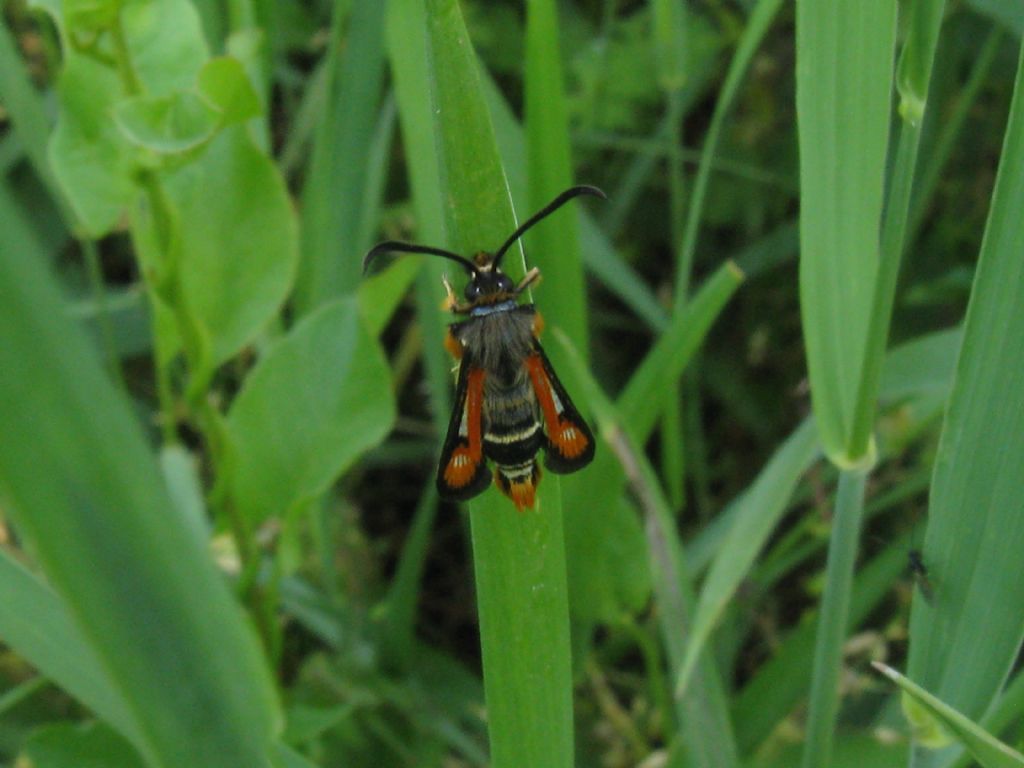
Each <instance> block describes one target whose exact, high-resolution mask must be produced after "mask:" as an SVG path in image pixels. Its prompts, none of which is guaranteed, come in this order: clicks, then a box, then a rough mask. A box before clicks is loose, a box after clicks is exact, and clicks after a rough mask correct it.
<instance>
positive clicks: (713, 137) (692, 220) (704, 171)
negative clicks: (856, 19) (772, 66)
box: [675, 0, 782, 307]
mask: <svg viewBox="0 0 1024 768" xmlns="http://www.w3.org/2000/svg"><path fill="white" fill-rule="evenodd" d="M781 7H782V0H758V3H757V5H756V6H754V10H753V11H752V12H751V14H750V18H749V19H748V20H747V26H746V27H745V28H744V30H743V35H742V37H741V38H740V42H739V45H738V46H737V48H736V53H735V54H734V55H733V57H732V61H730V62H729V71H728V72H727V73H726V75H725V82H724V83H723V84H722V89H721V91H720V92H719V94H718V100H717V101H716V102H715V111H714V113H713V114H712V115H711V124H710V125H709V126H708V132H707V136H706V137H705V139H704V149H703V151H702V152H701V155H700V166H699V167H698V168H697V176H696V178H695V179H694V182H693V192H692V193H691V195H690V205H689V207H688V208H687V211H686V226H685V228H684V229H683V240H682V243H681V245H680V247H679V257H678V260H677V271H676V291H675V303H676V306H677V307H678V306H682V304H683V302H685V301H686V294H687V292H688V291H689V285H690V272H691V271H692V267H693V258H694V252H695V250H696V248H697V232H698V230H699V229H700V221H701V218H702V217H703V214H704V200H705V199H706V195H707V189H708V180H709V179H710V178H711V166H712V162H713V161H714V159H715V153H716V152H717V150H718V142H719V139H720V137H721V134H722V126H723V125H724V124H725V118H726V117H728V115H729V111H730V110H731V108H732V105H733V103H734V102H735V101H736V94H737V93H739V89H740V85H741V84H742V82H743V78H744V76H745V75H746V73H747V70H748V69H749V68H750V62H751V61H752V60H753V58H754V54H755V53H757V49H758V48H759V47H760V46H761V42H762V41H763V40H764V37H765V35H766V34H767V33H768V29H769V28H770V27H771V25H772V22H773V21H774V20H775V17H776V15H777V14H778V12H779V8H781Z"/></svg>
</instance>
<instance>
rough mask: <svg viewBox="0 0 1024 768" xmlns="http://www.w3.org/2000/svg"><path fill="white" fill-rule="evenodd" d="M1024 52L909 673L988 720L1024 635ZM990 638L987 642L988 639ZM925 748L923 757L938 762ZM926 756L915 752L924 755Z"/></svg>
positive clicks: (938, 480) (944, 448)
mask: <svg viewBox="0 0 1024 768" xmlns="http://www.w3.org/2000/svg"><path fill="white" fill-rule="evenodd" d="M1022 207H1024V56H1022V58H1021V63H1020V65H1019V69H1018V72H1017V82H1016V86H1015V91H1014V97H1013V103H1012V105H1011V107H1010V119H1009V124H1008V127H1007V131H1006V138H1005V142H1004V145H1003V154H1002V159H1001V160H1000V167H999V173H998V176H997V178H996V185H995V190H994V192H993V196H992V205H991V208H990V211H989V219H988V224H987V226H986V230H985V236H984V240H983V243H982V247H981V255H980V257H979V261H978V267H977V271H976V274H975V278H974V286H973V288H972V291H971V299H970V303H969V305H968V309H967V317H966V320H965V323H964V331H963V334H964V335H963V343H962V345H961V348H960V356H959V360H958V362H957V368H956V377H955V380H954V385H953V392H952V395H951V397H950V402H949V407H948V410H947V412H946V419H945V424H944V426H943V430H942V437H941V438H940V441H939V448H938V454H937V457H936V462H935V474H934V476H933V478H932V486H931V492H930V494H929V499H930V503H929V515H928V521H929V522H928V531H927V535H926V537H925V542H924V554H923V557H924V562H925V564H926V565H927V567H928V568H929V570H930V571H931V573H932V582H933V589H934V591H935V598H934V600H933V601H932V602H931V603H928V602H925V601H920V600H917V601H914V605H913V609H912V612H911V642H910V656H909V661H908V670H909V672H908V675H909V676H910V677H911V678H912V679H913V680H915V681H917V682H918V683H919V684H920V685H921V686H922V687H924V688H926V689H927V690H928V691H931V692H933V693H934V695H935V696H937V697H938V698H940V699H941V700H942V701H944V702H946V703H947V704H948V705H949V706H951V707H954V708H956V709H957V710H958V711H959V712H962V713H963V714H964V716H966V717H968V718H972V719H978V718H980V717H981V716H982V714H983V713H984V712H985V711H986V710H987V709H988V707H989V706H990V704H991V702H992V700H993V698H994V697H995V696H996V695H997V693H998V692H999V690H1000V688H1001V687H1002V685H1003V683H1004V681H1005V680H1006V677H1007V675H1008V673H1009V671H1010V669H1011V667H1012V665H1013V663H1014V660H1015V658H1016V657H1017V654H1018V651H1019V648H1020V645H1021V640H1022V638H1024V614H1022V613H1021V612H1020V611H1018V610H1013V606H1019V605H1021V604H1024V581H1022V580H1021V579H1019V578H1008V577H1007V574H1014V573H1017V572H1018V570H1019V566H1020V552H1021V549H1022V548H1024V500H1022V499H1024V497H1022V496H1021V493H1020V477H1021V474H1020V468H1021V467H1022V466H1024V313H1022V312H1021V311H1020V307H1021V306H1022V302H1024V262H1022V260H1021V258H1020V254H1021V248H1022V246H1024V220H1022V218H1021V216H1020V211H1021V210H1022ZM979 648H984V653H979V652H978V649H979ZM937 760H938V758H934V757H933V756H931V755H928V754H925V755H923V756H922V757H921V758H920V765H923V766H928V765H934V764H936V763H937ZM915 765H917V763H915Z"/></svg>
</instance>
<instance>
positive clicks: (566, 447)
mask: <svg viewBox="0 0 1024 768" xmlns="http://www.w3.org/2000/svg"><path fill="white" fill-rule="evenodd" d="M526 370H527V371H529V373H530V380H531V381H532V382H533V391H534V392H535V393H536V394H537V402H539V403H540V409H541V412H542V413H543V414H544V426H545V429H546V431H547V433H548V440H550V441H551V443H552V444H553V445H554V446H555V448H557V449H558V452H559V453H561V454H562V455H563V456H565V458H567V459H575V458H576V457H577V456H580V455H582V454H583V452H584V451H585V450H586V449H587V443H588V440H587V436H586V435H585V434H583V431H582V430H580V429H579V428H578V427H577V426H576V425H575V424H573V423H572V422H571V421H569V420H568V419H565V418H562V417H561V416H560V415H559V413H558V409H557V408H556V407H555V398H554V397H553V396H552V394H551V382H550V381H549V380H548V375H547V372H546V371H545V370H544V361H543V360H541V359H540V355H530V356H529V357H527V358H526Z"/></svg>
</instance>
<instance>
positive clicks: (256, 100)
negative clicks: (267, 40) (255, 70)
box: [197, 56, 263, 125]
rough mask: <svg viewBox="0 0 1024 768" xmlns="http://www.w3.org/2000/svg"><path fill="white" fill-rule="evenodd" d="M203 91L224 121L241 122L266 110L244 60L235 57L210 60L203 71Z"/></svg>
mask: <svg viewBox="0 0 1024 768" xmlns="http://www.w3.org/2000/svg"><path fill="white" fill-rule="evenodd" d="M197 85H198V88H199V93H200V94H201V95H202V96H203V97H204V98H205V99H207V100H208V101H209V102H210V103H211V104H212V105H213V106H215V107H216V108H217V109H218V110H219V111H220V114H221V120H222V121H223V123H224V124H227V125H230V124H232V123H241V122H243V121H245V120H248V119H249V118H250V117H256V116H257V115H259V114H260V113H261V112H262V111H263V107H262V105H261V104H260V97H259V94H257V93H256V91H255V90H254V89H253V87H252V82H251V81H250V80H249V76H248V75H247V74H246V71H245V67H244V66H243V65H242V62H241V61H239V60H238V59H236V58H235V57H234V56H218V57H217V58H214V59H210V60H209V61H208V62H206V63H205V64H204V65H203V68H202V69H201V70H199V79H198V81H197Z"/></svg>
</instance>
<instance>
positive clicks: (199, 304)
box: [166, 125, 298, 366]
mask: <svg viewBox="0 0 1024 768" xmlns="http://www.w3.org/2000/svg"><path fill="white" fill-rule="evenodd" d="M166 188H167V193H168V197H169V199H170V201H171V204H172V205H173V207H174V210H175V213H176V216H177V222H178V225H179V230H180V234H179V240H178V243H177V247H178V249H179V252H180V257H179V258H180V263H179V269H180V280H181V293H182V295H181V300H182V301H183V302H184V303H185V305H186V306H187V307H188V309H189V311H190V312H191V313H192V315H193V316H194V317H195V318H196V320H197V321H198V322H199V323H200V324H201V326H202V328H203V329H204V330H205V331H206V333H207V334H208V335H209V338H210V340H211V342H210V343H211V345H212V349H211V355H212V359H211V360H210V361H209V363H210V365H211V366H213V365H216V364H219V363H221V362H223V361H225V360H227V359H228V358H230V357H232V356H233V355H234V354H235V353H237V352H238V350H239V349H241V348H242V347H243V346H245V345H246V344H248V343H249V342H251V341H252V340H253V339H254V338H255V337H256V335H257V334H258V333H259V332H260V331H262V330H263V329H264V328H265V327H266V325H267V324H268V323H269V322H270V320H271V318H273V317H274V316H275V315H276V314H277V312H278V310H279V309H280V307H281V304H282V303H283V302H284V300H285V297H286V296H287V295H288V292H289V290H290V289H291V285H292V280H293V277H294V273H295V265H296V261H297V258H298V231H297V222H296V218H295V211H294V209H293V207H292V203H291V200H290V198H289V196H288V190H287V188H286V187H285V184H284V180H283V179H282V178H281V175H280V173H279V172H278V170H277V169H276V167H275V166H274V163H273V162H272V161H271V159H270V158H269V157H267V156H266V155H265V154H263V153H262V152H260V151H259V150H258V149H257V148H256V146H255V144H253V141H252V139H251V138H250V136H249V134H248V132H247V131H246V130H245V127H244V126H241V125H236V126H233V127H231V128H227V129H225V130H224V131H222V132H221V133H220V134H218V135H217V137H216V138H215V139H214V140H213V141H212V142H211V143H210V145H209V146H208V147H207V148H206V150H205V151H204V152H203V154H202V156H201V158H199V159H198V160H197V161H196V162H193V163H190V164H189V165H187V166H185V167H183V168H181V169H180V170H179V171H176V172H175V173H173V174H171V175H169V176H168V177H167V181H166Z"/></svg>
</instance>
